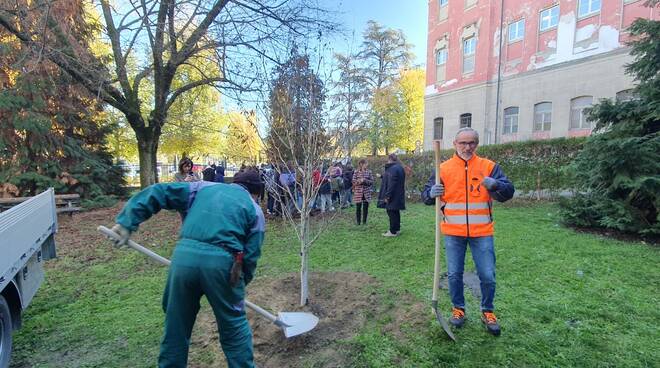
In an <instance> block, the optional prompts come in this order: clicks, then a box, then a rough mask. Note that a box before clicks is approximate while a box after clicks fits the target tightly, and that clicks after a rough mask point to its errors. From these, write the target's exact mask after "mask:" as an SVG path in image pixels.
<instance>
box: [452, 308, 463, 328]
mask: <svg viewBox="0 0 660 368" xmlns="http://www.w3.org/2000/svg"><path fill="white" fill-rule="evenodd" d="M449 323H451V324H452V325H453V326H454V327H456V328H461V327H463V324H465V309H463V308H457V307H453V308H452V309H451V318H449Z"/></svg>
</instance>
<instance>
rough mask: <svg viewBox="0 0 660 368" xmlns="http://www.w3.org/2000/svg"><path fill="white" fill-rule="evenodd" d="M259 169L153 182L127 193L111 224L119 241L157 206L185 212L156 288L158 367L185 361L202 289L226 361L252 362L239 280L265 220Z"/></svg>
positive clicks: (248, 274)
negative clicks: (160, 325) (159, 300)
mask: <svg viewBox="0 0 660 368" xmlns="http://www.w3.org/2000/svg"><path fill="white" fill-rule="evenodd" d="M261 187H262V183H261V179H260V177H259V173H258V172H257V171H256V170H253V169H246V170H244V171H241V172H238V173H237V174H236V175H235V176H234V184H221V183H210V182H205V181H198V182H189V183H185V182H182V183H161V184H154V185H151V186H149V187H147V188H146V189H144V190H142V191H140V192H139V193H137V194H136V195H134V196H133V197H132V198H131V199H130V200H129V201H128V202H127V203H126V205H125V206H124V208H123V209H122V211H121V212H120V213H119V215H117V218H116V223H117V224H116V225H115V226H114V227H113V230H114V231H115V232H116V233H118V234H120V236H121V238H120V240H118V241H116V245H117V246H123V245H125V244H126V242H127V241H128V239H129V237H130V235H131V233H132V232H134V231H136V230H137V228H138V226H139V225H140V224H141V223H142V222H144V221H146V220H147V219H148V218H150V217H151V216H152V215H154V214H156V213H158V211H160V210H161V209H169V210H177V211H180V212H182V213H183V212H187V216H186V217H185V220H184V221H183V224H182V225H181V231H180V233H179V240H178V242H177V244H176V247H175V248H174V254H173V255H172V264H171V265H170V269H169V273H168V276H167V284H166V285H165V292H164V295H163V310H164V311H165V332H164V336H163V339H162V342H161V346H160V355H159V357H158V366H159V367H161V368H164V367H185V366H186V365H187V361H188V348H189V345H190V336H191V333H192V328H193V324H194V323H195V318H196V316H197V312H198V311H199V307H200V304H199V301H200V299H201V297H202V295H206V298H207V299H208V301H209V304H210V305H211V307H212V308H213V312H214V314H215V317H216V321H217V324H218V330H219V335H220V344H221V346H222V350H223V352H224V354H225V357H226V358H227V365H228V366H229V367H230V368H234V367H241V368H243V367H254V362H253V351H252V332H251V330H250V326H249V325H248V321H247V318H246V314H245V305H244V299H245V286H246V285H247V284H248V283H250V281H252V278H253V277H254V272H255V269H256V267H257V260H258V259H259V256H260V255H261V246H262V243H263V239H264V230H265V219H264V215H263V213H262V211H261V208H260V207H259V205H258V204H257V202H256V200H257V198H258V195H259V193H260V191H261Z"/></svg>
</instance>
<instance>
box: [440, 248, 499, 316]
mask: <svg viewBox="0 0 660 368" xmlns="http://www.w3.org/2000/svg"><path fill="white" fill-rule="evenodd" d="M468 244H470V251H471V252H472V259H473V260H474V264H475V266H476V267H477V274H478V275H479V281H480V282H481V310H482V311H490V312H492V311H493V310H494V309H495V307H494V306H493V299H495V245H494V241H493V237H492V236H482V237H470V238H467V237H463V236H452V235H445V252H446V256H447V275H448V279H449V296H450V297H451V302H452V304H453V305H454V307H457V308H463V309H465V298H464V297H463V269H464V266H465V251H466V250H467V245H468Z"/></svg>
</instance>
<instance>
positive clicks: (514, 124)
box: [502, 106, 518, 134]
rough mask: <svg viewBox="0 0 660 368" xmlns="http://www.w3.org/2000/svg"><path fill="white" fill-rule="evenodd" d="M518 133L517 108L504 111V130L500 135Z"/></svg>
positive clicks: (508, 108)
mask: <svg viewBox="0 0 660 368" xmlns="http://www.w3.org/2000/svg"><path fill="white" fill-rule="evenodd" d="M513 133H518V107H515V106H514V107H507V108H506V109H504V129H503V131H502V134H513Z"/></svg>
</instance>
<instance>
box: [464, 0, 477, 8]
mask: <svg viewBox="0 0 660 368" xmlns="http://www.w3.org/2000/svg"><path fill="white" fill-rule="evenodd" d="M474 5H477V0H465V9H467V8H471V7H473V6H474Z"/></svg>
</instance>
